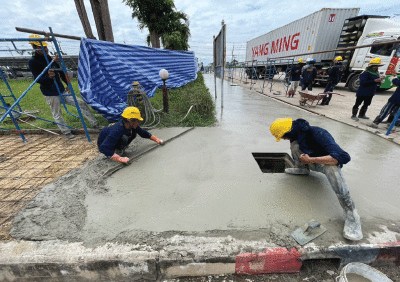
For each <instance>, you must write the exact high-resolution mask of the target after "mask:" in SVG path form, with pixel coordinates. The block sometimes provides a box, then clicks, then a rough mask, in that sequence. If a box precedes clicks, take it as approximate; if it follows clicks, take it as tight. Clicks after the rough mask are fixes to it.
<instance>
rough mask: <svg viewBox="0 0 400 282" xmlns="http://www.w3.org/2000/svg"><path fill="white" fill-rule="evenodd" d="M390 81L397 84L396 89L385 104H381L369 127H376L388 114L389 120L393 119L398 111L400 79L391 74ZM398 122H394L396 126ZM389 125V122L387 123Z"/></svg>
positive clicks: (399, 104)
mask: <svg viewBox="0 0 400 282" xmlns="http://www.w3.org/2000/svg"><path fill="white" fill-rule="evenodd" d="M389 79H390V80H391V81H392V84H393V85H395V86H397V88H396V91H395V92H394V93H393V95H392V96H390V98H389V100H388V101H387V103H386V105H385V106H383V108H382V110H381V112H380V113H379V115H378V116H377V117H376V118H375V119H374V121H373V122H372V124H370V125H369V126H370V127H373V128H378V124H380V123H381V122H382V121H383V120H384V119H385V118H386V117H387V116H388V115H389V114H390V115H391V116H392V118H391V120H392V121H393V118H394V116H395V115H396V113H397V112H398V111H399V108H400V79H398V78H397V77H396V76H391V77H390V78H389ZM398 124H399V122H398V121H397V122H396V126H398ZM388 126H390V123H389V124H388Z"/></svg>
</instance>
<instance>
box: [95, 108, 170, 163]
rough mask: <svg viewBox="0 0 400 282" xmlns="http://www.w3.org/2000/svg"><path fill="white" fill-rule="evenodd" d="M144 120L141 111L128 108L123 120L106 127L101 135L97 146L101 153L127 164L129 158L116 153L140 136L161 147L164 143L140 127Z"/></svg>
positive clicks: (123, 114)
mask: <svg viewBox="0 0 400 282" xmlns="http://www.w3.org/2000/svg"><path fill="white" fill-rule="evenodd" d="M142 120H143V118H142V117H141V116H140V111H139V109H138V108H136V107H127V108H126V109H125V110H124V112H123V113H122V119H121V120H119V121H118V122H117V123H115V124H113V125H109V126H107V127H105V128H104V129H103V130H102V131H101V132H100V134H99V138H98V139H97V146H98V147H99V151H100V152H101V153H103V154H104V155H105V156H106V157H107V158H109V159H110V160H112V161H117V162H120V163H125V164H126V163H127V162H128V161H129V158H127V157H121V156H120V155H119V154H117V153H116V151H121V152H122V153H123V151H124V150H125V149H126V148H127V147H128V146H129V144H130V143H131V142H132V141H133V139H135V138H136V135H139V136H140V137H142V138H147V139H150V140H152V141H154V142H156V143H158V144H160V145H163V144H164V141H163V140H161V139H159V138H157V137H156V136H154V135H151V134H150V133H149V132H147V131H146V130H144V129H141V128H140V126H139V123H140V121H142Z"/></svg>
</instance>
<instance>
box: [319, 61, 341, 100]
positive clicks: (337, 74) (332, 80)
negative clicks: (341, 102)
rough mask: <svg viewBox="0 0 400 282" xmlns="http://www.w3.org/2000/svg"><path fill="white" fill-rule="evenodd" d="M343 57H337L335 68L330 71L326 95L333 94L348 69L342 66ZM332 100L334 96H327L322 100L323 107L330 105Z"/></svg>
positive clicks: (334, 62)
mask: <svg viewBox="0 0 400 282" xmlns="http://www.w3.org/2000/svg"><path fill="white" fill-rule="evenodd" d="M342 61H343V59H342V57H341V56H339V57H336V58H335V59H334V60H333V64H334V66H333V67H331V68H330V69H329V70H328V75H329V77H328V84H327V85H326V88H325V91H324V93H328V92H333V89H334V88H335V86H336V85H337V84H338V83H339V82H340V80H341V79H342V76H343V73H344V71H345V70H346V68H345V67H344V66H343V65H342ZM331 99H332V94H326V96H325V97H324V98H323V99H322V102H321V104H320V105H321V106H325V105H326V106H327V105H329V102H330V101H331Z"/></svg>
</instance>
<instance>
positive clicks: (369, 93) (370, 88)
mask: <svg viewBox="0 0 400 282" xmlns="http://www.w3.org/2000/svg"><path fill="white" fill-rule="evenodd" d="M380 66H383V64H382V63H381V58H378V57H377V58H374V59H372V60H371V61H370V62H369V64H368V67H367V68H366V69H365V71H364V72H363V73H362V74H361V75H360V87H359V88H358V90H357V93H356V97H357V98H356V103H355V104H354V106H353V112H352V116H351V119H353V120H355V121H358V118H363V119H369V117H367V116H365V113H366V112H367V110H368V106H369V105H371V101H372V98H373V97H374V95H375V92H376V89H377V88H378V86H380V84H381V82H382V78H381V77H380V75H379V72H378V68H379V67H380ZM362 103H364V104H363V106H362V107H361V109H360V113H359V114H358V118H357V113H358V107H359V106H360V105H361V104H362Z"/></svg>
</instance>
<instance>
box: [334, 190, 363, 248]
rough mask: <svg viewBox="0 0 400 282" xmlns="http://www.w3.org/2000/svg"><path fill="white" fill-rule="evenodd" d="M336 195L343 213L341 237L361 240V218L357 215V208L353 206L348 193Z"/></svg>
mask: <svg viewBox="0 0 400 282" xmlns="http://www.w3.org/2000/svg"><path fill="white" fill-rule="evenodd" d="M337 196H338V199H339V203H340V205H341V206H342V208H343V210H344V215H345V222H344V228H343V237H344V238H346V239H348V240H351V241H359V240H361V239H362V238H363V233H362V229H361V220H360V216H359V215H358V212H357V209H356V208H355V205H354V202H353V200H352V199H351V198H350V195H347V196H341V195H337Z"/></svg>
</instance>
